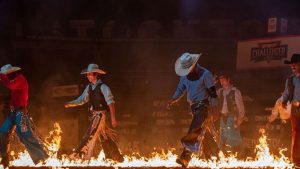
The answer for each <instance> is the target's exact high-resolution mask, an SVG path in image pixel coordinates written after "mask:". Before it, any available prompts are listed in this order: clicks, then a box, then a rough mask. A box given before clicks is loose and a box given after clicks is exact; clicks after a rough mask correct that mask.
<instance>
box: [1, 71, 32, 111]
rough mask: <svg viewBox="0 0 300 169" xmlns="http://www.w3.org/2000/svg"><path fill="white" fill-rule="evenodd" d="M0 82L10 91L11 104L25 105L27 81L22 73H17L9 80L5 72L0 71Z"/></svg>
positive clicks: (26, 100)
mask: <svg viewBox="0 0 300 169" xmlns="http://www.w3.org/2000/svg"><path fill="white" fill-rule="evenodd" d="M0 82H1V83H2V84H3V85H4V86H5V87H7V88H8V89H9V90H10V91H11V98H10V105H11V106H13V107H20V106H27V104H28V83H27V80H26V78H25V77H24V76H23V75H22V74H19V75H17V76H16V77H15V78H14V79H13V80H9V79H8V78H7V76H6V75H5V74H1V73H0Z"/></svg>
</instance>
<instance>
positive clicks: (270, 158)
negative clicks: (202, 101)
mask: <svg viewBox="0 0 300 169" xmlns="http://www.w3.org/2000/svg"><path fill="white" fill-rule="evenodd" d="M260 132H261V134H262V135H261V137H260V138H259V144H258V145H256V157H255V158H247V159H246V160H238V159H237V158H236V156H235V155H231V156H229V157H228V156H226V157H225V156H224V155H223V154H222V152H220V153H219V157H218V158H216V157H213V158H212V159H211V160H203V159H200V158H199V157H198V156H196V155H193V157H192V160H191V161H190V163H189V167H198V168H293V164H292V163H291V162H290V161H289V159H288V158H287V157H285V156H284V155H283V153H282V151H283V150H282V151H281V152H280V157H277V156H275V155H272V154H270V151H269V147H268V144H267V137H266V135H265V132H264V130H263V129H261V130H260ZM61 133H62V131H61V128H60V126H59V124H58V123H55V124H54V130H53V131H51V132H50V133H49V136H48V137H47V138H46V139H45V142H44V144H45V146H46V147H47V149H48V154H49V155H50V157H49V159H47V160H46V161H45V163H44V164H37V165H34V163H33V162H32V160H31V158H30V156H29V154H28V152H26V151H24V152H21V153H18V155H17V156H16V157H14V160H12V161H11V162H10V166H16V167H21V166H29V167H30V166H36V167H41V166H48V167H53V168H56V167H57V168H59V167H75V166H78V167H82V166H89V167H95V166H104V167H115V168H117V167H180V166H179V165H178V164H177V163H176V162H175V161H176V158H177V155H175V154H174V153H173V151H172V150H168V151H166V152H164V151H163V152H161V153H157V152H155V153H152V154H151V157H150V158H146V157H141V156H139V154H138V153H135V155H130V156H128V155H126V156H125V160H124V162H122V163H116V162H114V161H109V160H105V155H104V153H103V152H102V151H101V152H100V153H99V155H98V157H97V158H93V159H91V160H89V161H83V160H79V159H78V160H70V159H69V158H68V156H66V155H63V156H62V157H61V158H60V159H59V158H58V157H57V152H58V150H59V148H60V142H61Z"/></svg>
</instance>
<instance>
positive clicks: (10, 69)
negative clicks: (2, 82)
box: [1, 64, 21, 74]
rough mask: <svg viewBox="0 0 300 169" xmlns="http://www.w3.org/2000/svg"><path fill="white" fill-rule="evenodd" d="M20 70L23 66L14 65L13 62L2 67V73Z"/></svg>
mask: <svg viewBox="0 0 300 169" xmlns="http://www.w3.org/2000/svg"><path fill="white" fill-rule="evenodd" d="M18 70H21V68H19V67H13V66H12V65H11V64H6V65H4V66H2V67H1V73H3V74H10V73H12V72H15V71H18Z"/></svg>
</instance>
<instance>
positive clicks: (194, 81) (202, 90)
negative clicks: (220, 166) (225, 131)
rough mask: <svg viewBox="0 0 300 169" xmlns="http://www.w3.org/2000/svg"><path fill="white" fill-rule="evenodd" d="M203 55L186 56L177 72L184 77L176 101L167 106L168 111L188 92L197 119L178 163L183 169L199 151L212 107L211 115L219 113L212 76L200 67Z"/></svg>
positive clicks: (194, 116) (174, 96) (191, 126)
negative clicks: (204, 125) (201, 136)
mask: <svg viewBox="0 0 300 169" xmlns="http://www.w3.org/2000/svg"><path fill="white" fill-rule="evenodd" d="M200 56H201V54H190V53H183V54H182V55H181V56H180V57H179V58H178V59H177V61H176V63H175V72H176V74H177V75H178V76H180V81H179V84H178V86H177V89H176V91H175V93H174V95H173V97H172V99H171V100H170V101H169V102H168V104H167V109H170V106H171V105H173V104H174V103H176V102H177V101H178V100H179V99H180V98H181V96H182V95H183V94H184V93H185V91H186V93H187V101H188V103H189V104H190V107H191V110H192V114H193V120H192V123H191V125H190V128H189V131H188V133H187V135H186V136H184V137H183V138H182V139H181V142H182V144H183V147H184V149H183V151H182V154H181V155H180V157H179V158H178V159H177V160H176V162H177V163H178V164H180V165H182V167H187V166H188V163H189V161H190V160H191V154H192V153H193V152H199V151H200V146H201V141H202V140H201V139H198V137H199V135H200V134H201V131H202V130H203V126H202V124H203V122H204V121H205V120H206V119H207V117H208V109H209V104H211V106H212V107H210V108H211V114H214V115H215V114H216V111H217V93H216V89H215V84H214V79H213V75H212V73H211V72H210V71H209V70H207V69H205V68H204V67H201V66H200V65H199V64H197V61H198V59H199V58H200Z"/></svg>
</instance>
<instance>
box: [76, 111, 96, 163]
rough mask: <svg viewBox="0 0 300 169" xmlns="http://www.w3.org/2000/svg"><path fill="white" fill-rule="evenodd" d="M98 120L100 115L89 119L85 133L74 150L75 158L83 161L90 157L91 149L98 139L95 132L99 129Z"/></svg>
mask: <svg viewBox="0 0 300 169" xmlns="http://www.w3.org/2000/svg"><path fill="white" fill-rule="evenodd" d="M100 120H101V114H97V115H94V116H93V117H92V118H91V121H90V124H89V127H88V129H87V131H86V132H85V134H84V135H83V137H82V139H81V141H80V143H79V145H78V146H77V147H76V148H75V150H74V153H75V156H78V157H79V158H83V159H85V160H89V159H90V158H91V157H92V155H93V154H92V153H93V149H94V147H95V144H96V141H97V139H98V137H99V132H97V130H98V128H99V124H100Z"/></svg>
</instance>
